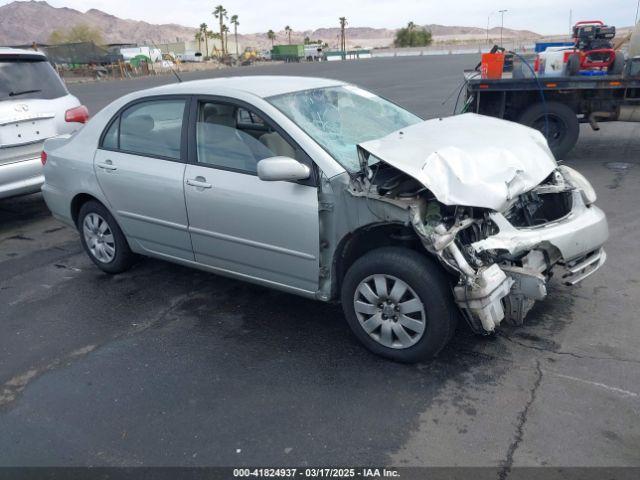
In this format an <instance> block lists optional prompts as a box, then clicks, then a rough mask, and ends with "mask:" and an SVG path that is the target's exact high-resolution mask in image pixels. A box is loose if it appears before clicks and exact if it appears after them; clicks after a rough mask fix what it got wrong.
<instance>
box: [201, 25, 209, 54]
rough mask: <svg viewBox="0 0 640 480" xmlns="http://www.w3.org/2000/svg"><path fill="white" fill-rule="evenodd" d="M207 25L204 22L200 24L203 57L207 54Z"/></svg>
mask: <svg viewBox="0 0 640 480" xmlns="http://www.w3.org/2000/svg"><path fill="white" fill-rule="evenodd" d="M208 31H209V30H208V27H207V24H206V23H201V24H200V34H201V37H202V38H204V49H205V54H204V56H205V58H206V57H208V56H209V37H208V36H207V32H208Z"/></svg>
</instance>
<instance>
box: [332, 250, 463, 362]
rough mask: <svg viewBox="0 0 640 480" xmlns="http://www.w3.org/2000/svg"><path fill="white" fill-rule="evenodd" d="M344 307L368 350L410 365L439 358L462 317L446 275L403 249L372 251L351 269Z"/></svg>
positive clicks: (344, 283) (347, 280)
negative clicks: (436, 356)
mask: <svg viewBox="0 0 640 480" xmlns="http://www.w3.org/2000/svg"><path fill="white" fill-rule="evenodd" d="M342 308H343V310H344V314H345V317H346V319H347V322H348V323H349V326H350V327H351V330H353V333H354V334H355V335H356V337H357V338H358V340H360V341H361V342H362V343H363V344H364V345H365V346H366V347H367V348H368V349H369V350H371V351H372V352H373V353H376V354H378V355H381V356H383V357H387V358H390V359H392V360H396V361H399V362H405V363H413V362H417V361H420V360H425V359H427V358H431V357H434V356H435V355H437V354H438V353H439V352H440V350H442V349H443V348H444V346H445V345H446V344H447V342H448V341H449V339H450V338H451V336H452V335H453V331H454V330H455V328H456V323H457V319H458V316H457V313H458V312H457V310H456V307H455V305H454V303H453V299H452V296H451V290H450V287H449V282H448V280H447V278H446V277H445V275H444V274H443V272H442V271H441V270H440V269H439V268H438V266H436V265H435V264H434V263H433V262H431V261H430V260H429V259H428V258H426V257H425V256H424V255H421V254H419V253H418V252H415V251H413V250H409V249H407V248H398V247H384V248H379V249H375V250H372V251H370V252H369V253H367V254H365V255H364V256H362V257H361V258H359V259H358V260H357V261H356V262H355V263H354V264H353V265H352V266H351V268H350V269H349V271H348V272H347V274H346V275H345V278H344V281H343V283H342Z"/></svg>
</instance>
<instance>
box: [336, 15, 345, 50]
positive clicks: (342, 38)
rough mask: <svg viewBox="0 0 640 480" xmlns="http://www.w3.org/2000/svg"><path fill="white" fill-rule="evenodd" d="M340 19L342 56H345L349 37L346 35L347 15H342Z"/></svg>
mask: <svg viewBox="0 0 640 480" xmlns="http://www.w3.org/2000/svg"><path fill="white" fill-rule="evenodd" d="M338 20H339V21H340V50H341V51H342V52H343V53H342V56H343V58H344V55H345V53H344V52H346V50H347V39H346V38H345V36H344V29H345V27H346V26H347V17H340V18H339V19H338Z"/></svg>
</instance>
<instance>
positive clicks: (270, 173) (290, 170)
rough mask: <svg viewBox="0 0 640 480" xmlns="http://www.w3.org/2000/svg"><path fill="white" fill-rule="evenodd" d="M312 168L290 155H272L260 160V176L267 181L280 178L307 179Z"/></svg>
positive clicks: (275, 180) (274, 180)
mask: <svg viewBox="0 0 640 480" xmlns="http://www.w3.org/2000/svg"><path fill="white" fill-rule="evenodd" d="M309 175H311V170H310V169H309V167H307V166H306V165H303V164H302V163H300V162H299V161H297V160H294V159H293V158H289V157H271V158H265V159H264V160H260V161H259V162H258V178H259V179H260V180H264V181H265V182H277V181H279V180H305V179H307V178H309Z"/></svg>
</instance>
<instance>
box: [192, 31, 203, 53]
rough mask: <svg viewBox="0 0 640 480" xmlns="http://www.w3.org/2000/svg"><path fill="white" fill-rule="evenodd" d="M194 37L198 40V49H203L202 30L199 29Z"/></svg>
mask: <svg viewBox="0 0 640 480" xmlns="http://www.w3.org/2000/svg"><path fill="white" fill-rule="evenodd" d="M193 37H194V38H195V39H196V42H198V51H201V50H202V30H199V31H197V32H196V34H195V35H194V36H193Z"/></svg>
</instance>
